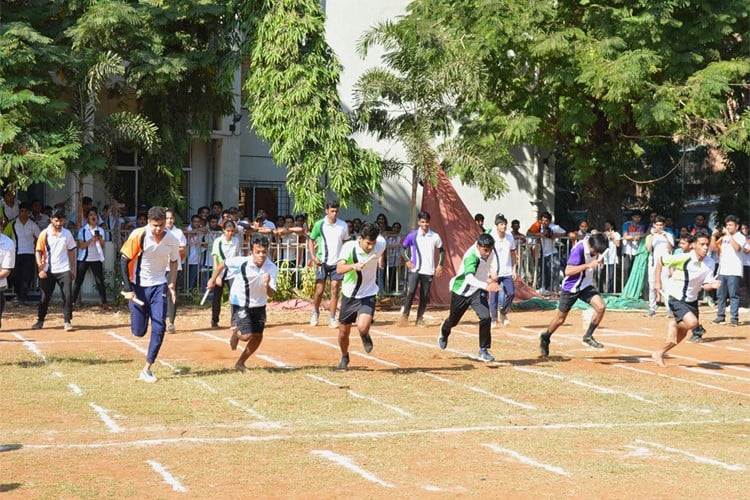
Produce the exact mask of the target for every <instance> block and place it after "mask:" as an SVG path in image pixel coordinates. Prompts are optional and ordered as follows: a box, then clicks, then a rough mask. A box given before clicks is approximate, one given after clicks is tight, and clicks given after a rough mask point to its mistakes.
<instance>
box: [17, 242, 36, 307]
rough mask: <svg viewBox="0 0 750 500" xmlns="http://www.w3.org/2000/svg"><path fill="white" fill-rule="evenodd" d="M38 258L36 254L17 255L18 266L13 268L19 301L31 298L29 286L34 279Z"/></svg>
mask: <svg viewBox="0 0 750 500" xmlns="http://www.w3.org/2000/svg"><path fill="white" fill-rule="evenodd" d="M35 272H36V259H35V258H34V254H31V253H19V254H18V255H16V267H15V269H13V288H14V289H15V291H16V298H17V299H18V301H19V302H26V301H27V300H28V299H29V288H31V284H32V282H33V281H34V274H35Z"/></svg>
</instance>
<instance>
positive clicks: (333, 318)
mask: <svg viewBox="0 0 750 500" xmlns="http://www.w3.org/2000/svg"><path fill="white" fill-rule="evenodd" d="M328 326H330V327H331V328H338V327H339V322H338V321H336V316H331V318H330V320H329V321H328Z"/></svg>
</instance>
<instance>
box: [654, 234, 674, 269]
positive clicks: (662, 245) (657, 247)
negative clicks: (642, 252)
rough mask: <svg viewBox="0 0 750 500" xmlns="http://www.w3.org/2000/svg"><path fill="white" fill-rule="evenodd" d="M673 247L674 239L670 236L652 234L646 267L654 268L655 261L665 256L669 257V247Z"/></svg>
mask: <svg viewBox="0 0 750 500" xmlns="http://www.w3.org/2000/svg"><path fill="white" fill-rule="evenodd" d="M667 243H669V246H672V247H674V238H673V237H672V235H671V234H669V233H667V232H663V233H661V234H656V233H655V234H653V235H652V236H651V255H650V256H649V258H648V265H649V266H651V267H654V266H656V261H657V260H659V259H660V258H662V257H664V256H665V255H669V253H670V252H669V246H668V245H667Z"/></svg>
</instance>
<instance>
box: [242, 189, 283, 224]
mask: <svg viewBox="0 0 750 500" xmlns="http://www.w3.org/2000/svg"><path fill="white" fill-rule="evenodd" d="M261 208H262V209H263V210H265V211H266V215H267V217H268V220H270V221H271V222H276V218H277V217H278V216H279V215H286V214H288V213H291V206H290V202H289V194H288V193H287V190H286V184H285V183H283V182H253V183H242V184H240V206H239V209H240V211H241V212H242V213H243V214H244V215H245V216H247V217H250V218H252V217H254V216H255V214H256V213H257V212H258V210H260V209H261Z"/></svg>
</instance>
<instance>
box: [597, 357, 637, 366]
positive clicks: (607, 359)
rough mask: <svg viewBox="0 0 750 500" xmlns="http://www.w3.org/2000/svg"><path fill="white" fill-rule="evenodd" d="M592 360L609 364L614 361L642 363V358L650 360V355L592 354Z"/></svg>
mask: <svg viewBox="0 0 750 500" xmlns="http://www.w3.org/2000/svg"><path fill="white" fill-rule="evenodd" d="M591 359H592V360H594V361H596V362H597V363H601V364H605V365H609V364H615V363H642V362H643V361H644V360H647V361H650V360H651V356H649V355H644V356H627V355H619V356H618V355H614V356H592V357H591Z"/></svg>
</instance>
